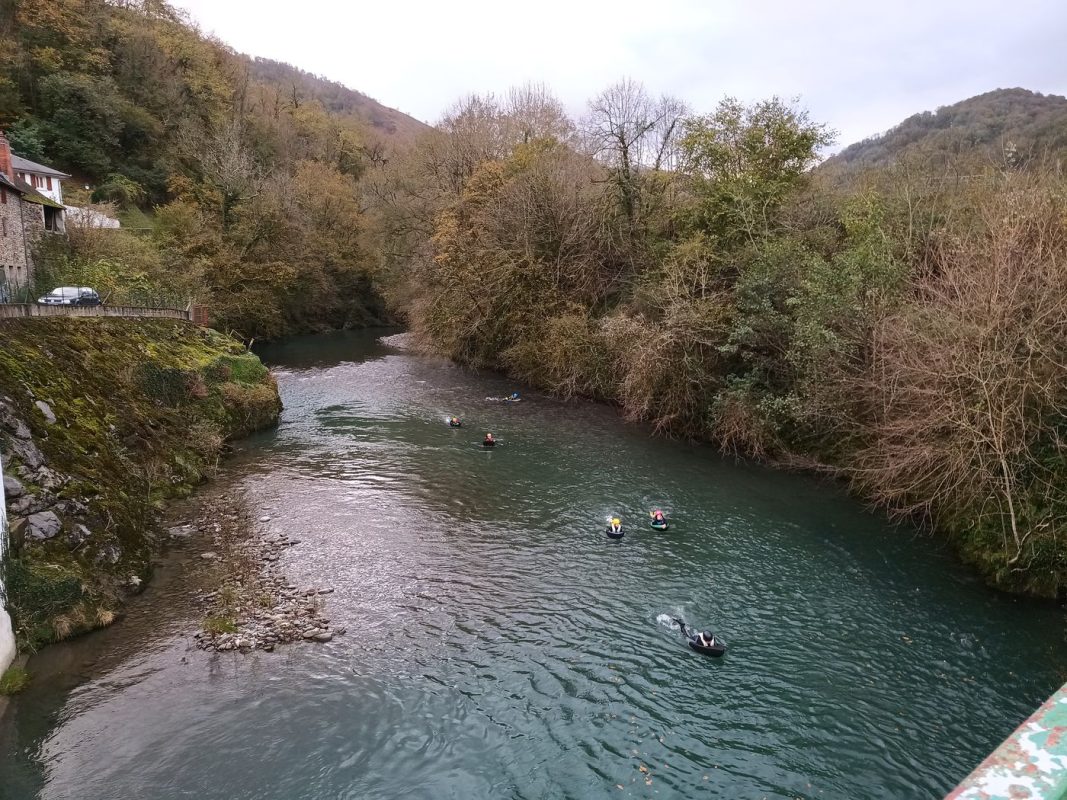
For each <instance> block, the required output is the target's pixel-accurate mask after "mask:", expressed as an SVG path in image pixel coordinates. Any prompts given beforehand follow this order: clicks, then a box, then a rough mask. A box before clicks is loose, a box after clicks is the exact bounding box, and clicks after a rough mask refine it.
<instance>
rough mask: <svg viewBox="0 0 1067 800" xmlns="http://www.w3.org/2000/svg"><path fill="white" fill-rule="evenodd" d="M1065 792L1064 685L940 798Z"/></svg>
mask: <svg viewBox="0 0 1067 800" xmlns="http://www.w3.org/2000/svg"><path fill="white" fill-rule="evenodd" d="M1065 797H1067V685H1065V686H1061V687H1060V689H1059V691H1058V692H1056V693H1055V694H1054V695H1052V697H1050V698H1049V699H1048V700H1047V701H1045V703H1044V705H1042V706H1041V708H1039V709H1038V710H1037V711H1035V712H1034V713H1033V714H1032V715H1031V716H1030V718H1029V719H1027V720H1026V721H1025V722H1024V723H1023V724H1022V725H1020V726H1019V727H1018V728H1016V729H1015V732H1014V733H1012V735H1011V736H1009V737H1008V738H1007V739H1005V740H1004V742H1003V743H1002V744H1001V745H1000V747H998V748H997V749H996V750H994V751H993V752H992V753H991V754H990V756H989V757H988V758H986V760H985V761H983V762H982V763H981V764H979V765H978V768H977V769H975V771H974V772H972V773H971V774H970V775H968V776H967V778H966V779H964V781H963V783H961V784H960V785H959V786H957V787H956V788H955V789H953V790H952V791H951V792H950V793H949V794H948V796H947V797H946V798H945V800H1023V798H1028V799H1029V800H1061V798H1065Z"/></svg>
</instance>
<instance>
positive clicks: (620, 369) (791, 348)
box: [373, 81, 1067, 596]
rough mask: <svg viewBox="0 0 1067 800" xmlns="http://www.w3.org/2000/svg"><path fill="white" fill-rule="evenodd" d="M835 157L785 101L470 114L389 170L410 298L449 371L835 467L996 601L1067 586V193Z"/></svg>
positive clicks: (785, 459)
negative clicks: (848, 165)
mask: <svg viewBox="0 0 1067 800" xmlns="http://www.w3.org/2000/svg"><path fill="white" fill-rule="evenodd" d="M987 123H988V124H989V125H990V126H991V127H997V126H1000V127H999V128H998V129H999V130H1004V129H1005V128H1004V126H1003V125H1001V124H1000V123H999V122H997V121H996V120H994V119H989V120H987ZM952 130H953V129H951V128H949V129H948V131H949V132H951V131H952ZM1033 130H1034V131H1037V130H1038V128H1037V127H1035V128H1033ZM1053 133H1054V134H1055V135H1059V131H1054V132H1053ZM1045 141H1046V140H1044V139H1035V140H1034V142H1033V146H1034V149H1035V150H1037V149H1040V148H1041V147H1043V146H1044V144H1045ZM1047 141H1049V142H1050V144H1055V142H1056V141H1058V140H1057V139H1055V138H1052V139H1049V140H1047ZM828 143H829V136H828V134H827V131H826V128H825V127H824V126H823V125H822V124H820V123H818V122H816V121H814V120H811V119H810V118H809V117H808V115H807V114H806V112H805V111H804V110H803V109H800V108H797V107H795V106H793V105H790V104H788V103H785V102H782V101H780V100H777V99H771V100H767V101H764V102H758V103H754V104H744V103H740V102H738V101H735V100H730V99H727V100H724V101H723V102H722V103H721V104H720V105H719V106H718V107H717V108H715V109H712V110H710V111H706V112H704V113H693V112H691V111H690V110H688V109H687V108H686V107H685V106H684V104H682V103H681V102H679V101H677V100H675V99H672V98H669V97H661V98H656V97H652V96H650V95H649V94H648V93H647V92H646V91H645V90H644V89H643V87H642V86H641V85H640V84H638V83H635V82H633V81H623V82H621V83H619V84H616V85H615V86H612V87H609V88H608V89H606V90H605V91H604V92H603V93H601V94H600V95H598V96H597V97H595V98H593V99H591V100H590V101H589V104H588V108H587V111H586V113H585V115H583V116H582V117H581V118H578V119H571V118H569V117H568V115H567V114H566V113H565V112H564V110H563V109H562V107H561V106H560V104H559V103H558V102H557V101H555V100H554V99H553V98H552V97H551V95H549V94H548V93H547V92H545V91H543V90H538V89H536V88H534V89H531V88H530V87H527V88H526V89H525V90H520V91H517V92H514V93H512V94H511V95H509V96H508V97H507V98H504V99H494V98H492V97H470V98H467V99H465V100H463V101H461V102H459V103H457V104H456V105H455V106H454V107H453V108H452V109H451V110H450V111H449V113H448V114H446V115H445V117H444V119H443V120H442V123H441V125H440V131H439V133H438V135H437V136H436V137H429V138H426V139H424V140H422V141H421V142H420V143H419V145H418V146H417V147H416V149H415V150H414V152H413V153H412V154H411V155H410V156H409V157H408V158H406V159H403V160H398V161H394V162H390V163H389V164H388V165H386V167H385V168H384V169H383V170H381V171H380V172H379V173H376V175H375V178H374V181H373V185H374V186H376V187H377V194H378V196H379V197H380V198H381V202H380V203H378V204H377V205H376V208H375V213H376V215H377V216H376V226H375V229H376V230H377V231H379V234H380V235H382V236H383V237H384V239H385V240H387V241H388V243H389V249H388V252H389V253H390V258H391V261H390V262H389V266H390V272H389V274H391V275H392V276H393V283H392V285H391V286H390V296H391V297H392V298H394V302H396V303H397V304H398V305H399V306H401V307H402V308H406V309H407V314H408V317H409V319H410V321H411V324H412V327H413V328H414V330H415V332H416V333H417V334H418V336H419V337H420V338H421V340H422V341H423V342H424V343H426V345H427V346H428V347H431V348H433V349H435V350H436V351H438V352H441V353H444V354H446V355H448V356H450V357H451V358H454V359H456V360H458V361H461V362H464V363H469V364H475V365H480V366H488V367H492V368H496V369H501V370H504V371H506V372H508V373H510V374H512V375H516V376H519V377H521V378H524V379H526V380H528V381H531V382H533V383H535V384H537V385H539V386H542V387H545V388H547V389H549V390H551V391H554V392H557V393H559V394H562V395H582V396H588V397H596V398H600V399H603V400H607V401H609V402H613V403H616V404H618V405H619V406H620V407H621V408H622V409H623V410H624V411H625V413H626V414H627V415H628V416H630V417H631V418H633V419H644V420H649V421H651V422H652V423H653V424H654V425H655V427H656V428H657V429H658V430H660V431H662V432H665V433H669V434H672V435H678V436H694V437H699V438H702V439H707V440H711V441H713V442H716V443H718V444H719V446H720V447H722V448H723V449H724V450H726V451H727V452H732V453H737V454H740V455H743V456H748V457H756V458H764V459H769V460H772V461H775V462H778V463H783V464H788V465H799V466H803V467H809V468H814V469H818V470H824V471H827V472H829V473H831V474H835V475H839V476H841V477H843V478H845V479H847V480H849V481H850V482H851V483H852V485H853V486H854V487H855V488H856V489H857V490H858V491H859V492H861V493H862V494H863V495H865V496H867V497H870V498H872V499H874V500H875V501H876V502H879V503H881V504H883V505H884V506H885V507H887V508H888V509H889V510H890V511H891V512H893V513H896V514H900V515H906V516H909V517H911V518H913V519H918V520H923V521H926V522H928V523H930V524H931V526H932V527H934V528H935V529H936V530H938V531H939V532H940V533H941V534H942V535H947V536H948V537H950V538H951V539H952V541H953V542H954V543H955V544H956V546H957V547H958V548H959V550H960V552H961V553H962V554H963V555H964V557H965V558H966V559H968V560H969V561H970V562H971V563H973V564H975V565H976V566H977V567H978V568H979V569H980V570H981V572H982V573H983V574H984V575H985V576H986V577H987V578H988V579H989V580H990V581H991V582H993V583H996V584H997V585H1000V586H1003V587H1008V588H1012V589H1016V590H1023V591H1030V592H1034V593H1037V594H1042V595H1046V596H1052V595H1056V594H1058V593H1060V594H1062V593H1063V592H1064V591H1067V550H1065V548H1064V546H1063V543H1062V542H1061V540H1060V536H1062V535H1064V534H1067V530H1065V524H1067V444H1065V443H1067V422H1065V420H1067V416H1065V413H1064V412H1065V411H1067V369H1065V367H1064V365H1065V364H1067V191H1065V189H1067V187H1065V185H1064V182H1063V179H1062V176H1061V174H1060V173H1059V172H1058V171H1057V170H1056V169H1055V168H1054V165H1052V168H1050V165H1049V164H1048V163H1047V162H1044V161H1041V160H1036V159H1035V160H1032V161H1019V162H1015V163H1004V162H1003V160H1001V161H996V160H986V161H975V160H968V161H967V163H966V165H965V166H961V167H960V169H961V170H963V169H965V170H966V175H967V177H968V179H967V180H966V181H960V180H958V179H957V177H956V176H957V175H958V174H959V171H957V170H954V169H948V170H946V160H945V159H946V158H948V157H950V155H951V152H950V151H941V150H938V151H936V152H934V153H932V154H929V156H928V157H925V156H923V154H922V153H921V152H919V151H916V152H915V153H913V154H912V155H913V156H914V157H912V158H909V159H908V160H907V162H906V163H903V164H895V163H894V164H892V165H886V166H882V167H878V168H871V169H866V170H857V171H854V172H852V173H851V174H850V175H849V179H848V180H841V179H840V174H839V173H838V172H836V171H835V170H832V169H819V170H813V169H812V167H813V165H814V164H815V163H816V162H817V160H818V152H819V150H820V148H822V147H823V146H825V145H827V144H828ZM949 165H950V166H951V164H949Z"/></svg>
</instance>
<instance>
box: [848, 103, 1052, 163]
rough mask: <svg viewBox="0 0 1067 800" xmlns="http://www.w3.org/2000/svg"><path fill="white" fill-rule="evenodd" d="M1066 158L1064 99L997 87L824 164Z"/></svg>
mask: <svg viewBox="0 0 1067 800" xmlns="http://www.w3.org/2000/svg"><path fill="white" fill-rule="evenodd" d="M1064 154H1067V98H1065V97H1060V96H1059V95H1053V94H1050V95H1043V94H1039V93H1037V92H1031V91H1028V90H1026V89H997V90H995V91H992V92H986V93H985V94H980V95H977V96H976V97H971V98H969V99H967V100H963V101H961V102H959V103H954V104H953V105H950V106H943V107H941V108H939V109H937V111H934V112H930V111H924V112H922V113H920V114H915V115H913V116H911V117H908V118H907V119H906V120H904V121H903V122H901V123H900V124H899V125H897V126H896V127H894V128H892V129H890V130H889V131H887V132H886V133H883V134H881V135H880V136H872V137H871V138H869V139H864V140H863V141H861V142H857V143H856V144H853V145H850V146H849V147H846V148H845V149H844V150H842V151H841V152H840V153H838V154H837V155H836V156H834V157H833V158H831V159H828V161H827V164H828V165H829V164H836V165H838V166H844V167H848V168H862V167H880V166H888V165H890V164H892V163H895V162H897V161H898V160H899V159H900V158H902V157H903V156H905V155H915V156H921V157H923V158H927V159H931V158H932V159H933V160H934V161H938V160H944V161H947V160H948V159H950V158H957V157H959V156H965V157H966V156H970V157H975V158H978V159H983V160H986V161H990V160H992V161H996V162H999V161H1003V160H1004V159H1005V158H1007V159H1009V160H1016V161H1018V160H1022V161H1028V160H1031V159H1041V158H1044V157H1046V156H1052V157H1057V156H1063V155H1064Z"/></svg>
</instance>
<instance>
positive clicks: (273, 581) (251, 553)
mask: <svg viewBox="0 0 1067 800" xmlns="http://www.w3.org/2000/svg"><path fill="white" fill-rule="evenodd" d="M169 534H170V536H171V537H172V538H177V539H184V538H186V537H196V538H195V542H196V543H197V544H198V545H199V546H200V547H201V548H202V549H201V552H200V553H199V558H201V559H203V560H205V561H207V562H210V563H211V564H213V565H214V572H215V575H214V579H213V580H212V582H211V584H212V586H214V587H217V588H213V589H212V590H211V591H208V592H204V593H202V594H201V595H200V596H199V598H198V602H199V604H200V606H201V609H202V613H203V617H204V619H203V625H202V630H200V631H199V632H198V633H197V634H196V636H195V638H196V644H197V647H199V648H200V649H203V650H215V651H219V652H225V651H229V650H238V651H243V652H247V651H251V650H263V651H266V652H270V651H272V650H274V648H275V647H276V646H278V645H283V644H289V643H292V642H298V641H309V642H328V641H330V640H332V639H333V638H334V637H335V636H340V635H342V634H344V633H345V629H344V628H334V627H332V625H331V621H330V618H329V617H328V616H327V609H326V605H327V602H328V596H329V595H330V594H332V593H333V588H332V587H329V586H314V587H299V586H297V585H296V584H294V583H292V582H291V581H290V580H289V579H288V577H286V575H285V571H284V568H283V566H282V564H281V561H282V559H283V557H284V554H285V553H286V552H287V551H288V550H289V549H290V548H294V547H298V546H299V545H300V540H299V539H296V538H292V537H291V536H289V535H288V534H286V533H279V532H277V531H276V530H275V525H274V520H272V518H271V517H269V516H260V517H258V518H253V516H252V515H251V514H250V513H249V512H248V510H247V509H246V508H245V507H244V504H243V503H240V502H237V503H234V502H233V500H232V499H231V498H227V497H222V496H219V497H204V498H203V499H202V500H201V502H200V504H199V505H198V507H197V509H196V513H195V516H194V517H193V519H192V520H190V521H187V522H184V523H181V524H177V525H174V526H172V527H171V528H170V529H169Z"/></svg>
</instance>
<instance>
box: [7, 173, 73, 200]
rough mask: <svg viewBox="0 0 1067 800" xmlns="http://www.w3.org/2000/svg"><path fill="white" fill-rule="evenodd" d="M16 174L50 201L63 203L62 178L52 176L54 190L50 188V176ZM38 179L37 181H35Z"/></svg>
mask: <svg viewBox="0 0 1067 800" xmlns="http://www.w3.org/2000/svg"><path fill="white" fill-rule="evenodd" d="M16 174H17V175H18V176H19V177H20V178H22V180H24V181H26V183H28V184H29V185H30V186H32V187H33V188H34V191H36V192H37V194H40V195H44V196H45V197H47V198H48V199H49V200H55V201H56V202H57V203H62V202H63V181H62V180H61V179H60V178H57V177H55V176H54V175H53V176H52V188H51V189H49V188H48V181H47V180H46V179H47V178H48V177H49V176H47V175H40V174H38V173H35V172H19V171H18V170H16ZM35 178H36V180H34V179H35Z"/></svg>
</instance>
